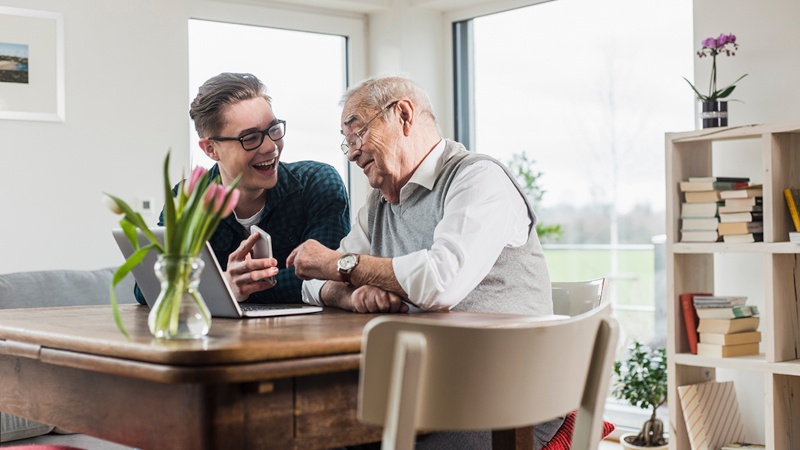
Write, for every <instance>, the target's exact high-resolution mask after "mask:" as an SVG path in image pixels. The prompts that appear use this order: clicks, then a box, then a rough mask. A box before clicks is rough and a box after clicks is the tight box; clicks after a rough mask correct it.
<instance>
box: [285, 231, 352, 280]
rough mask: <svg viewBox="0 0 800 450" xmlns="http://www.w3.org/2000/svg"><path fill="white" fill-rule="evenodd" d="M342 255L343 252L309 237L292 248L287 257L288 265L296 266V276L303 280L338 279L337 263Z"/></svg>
mask: <svg viewBox="0 0 800 450" xmlns="http://www.w3.org/2000/svg"><path fill="white" fill-rule="evenodd" d="M341 256H342V254H341V253H339V252H337V251H335V250H331V249H329V248H328V247H325V246H324V245H322V244H320V243H319V242H317V241H315V240H314V239H309V240H307V241H305V242H303V243H302V244H300V245H298V246H297V248H295V249H294V250H292V253H290V254H289V257H288V258H286V267H294V273H295V276H297V278H300V279H301V280H312V279H317V280H338V279H339V272H338V269H337V268H336V263H337V261H338V260H339V258H340V257H341Z"/></svg>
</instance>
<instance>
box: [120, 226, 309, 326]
mask: <svg viewBox="0 0 800 450" xmlns="http://www.w3.org/2000/svg"><path fill="white" fill-rule="evenodd" d="M150 231H152V232H153V234H154V235H155V236H156V237H157V238H158V239H159V241H161V242H164V228H163V227H154V228H151V229H150ZM111 233H112V235H113V236H114V240H116V241H117V246H118V247H119V249H120V251H121V252H122V255H123V256H124V257H125V259H128V257H130V256H131V255H132V254H133V252H134V249H133V245H131V242H130V241H129V240H128V237H127V236H126V235H125V233H124V232H123V231H122V228H114V229H113V230H111ZM149 243H150V241H149V240H148V239H147V238H146V237H145V236H144V234H142V232H141V231H140V232H139V245H140V246H144V245H147V244H149ZM157 257H158V253H157V252H154V251H151V252H149V253H148V254H147V256H146V257H145V258H144V259H143V260H142V262H140V263H139V264H137V265H136V266H135V267H134V268H133V269H132V270H131V272H132V273H133V278H134V279H135V280H136V283H137V284H138V285H139V289H140V290H141V291H142V294H143V295H144V299H145V301H146V302H147V306H148V307H149V308H152V307H153V304H154V303H155V301H156V299H157V298H158V294H159V293H160V292H161V282H160V281H158V277H156V274H155V271H154V270H153V266H154V265H155V263H156V259H157ZM200 257H201V258H202V259H203V262H204V263H205V269H204V270H203V275H202V278H201V279H200V285H199V287H198V291H200V295H202V296H203V300H205V302H206V305H207V306H208V310H209V312H211V316H212V317H224V318H229V319H241V318H250V317H275V316H289V315H294V314H309V313H316V312H320V311H322V308H321V307H319V306H313V305H305V304H297V303H287V304H250V303H239V302H237V301H236V299H235V298H234V296H233V292H231V290H230V288H229V287H228V283H227V281H225V276H224V275H223V271H222V267H220V265H219V262H218V261H217V258H216V256H214V251H213V250H212V249H211V244H209V243H208V242H206V245H205V246H203V249H202V250H201V251H200Z"/></svg>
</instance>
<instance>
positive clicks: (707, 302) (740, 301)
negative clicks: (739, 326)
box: [694, 294, 747, 308]
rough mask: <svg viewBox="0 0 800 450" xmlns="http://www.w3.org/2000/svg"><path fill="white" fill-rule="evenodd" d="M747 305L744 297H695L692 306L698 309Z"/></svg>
mask: <svg viewBox="0 0 800 450" xmlns="http://www.w3.org/2000/svg"><path fill="white" fill-rule="evenodd" d="M745 303H747V297H746V296H744V295H702V294H700V295H696V296H695V297H694V305H695V306H696V307H698V308H709V307H718V308H728V307H731V306H743V305H744V304H745Z"/></svg>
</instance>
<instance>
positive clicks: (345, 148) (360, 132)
mask: <svg viewBox="0 0 800 450" xmlns="http://www.w3.org/2000/svg"><path fill="white" fill-rule="evenodd" d="M398 102H400V100H395V101H393V102H391V103H389V104H388V105H386V106H384V107H383V108H381V110H380V111H378V113H377V114H375V115H374V116H373V117H372V118H371V119H369V120H368V121H367V123H366V125H364V126H363V127H361V129H360V130H358V131H353V132H350V133H348V134H354V135H355V136H356V141H355V142H354V144H356V143H357V144H358V145H357V146H356V145H353V146H352V147H351V146H350V144H349V143H348V142H347V136H348V135H347V134H344V130H339V132H340V133H342V134H343V135H344V139H343V140H342V143H341V145H340V146H339V147H340V148H341V149H342V153H344V154H345V155H346V154H348V153H349V152H350V149H351V148H352V150H353V151H354V152H357V151H359V150H361V147H362V146H363V145H364V142H363V140H362V136H364V135H365V134H367V130H368V129H369V127H370V126H371V125H372V123H373V122H375V119H377V118H378V117H380V116H381V115H383V113H385V112H386V111H388V110H389V109H390V108H392V107H393V106H394V105H396V104H397V103H398Z"/></svg>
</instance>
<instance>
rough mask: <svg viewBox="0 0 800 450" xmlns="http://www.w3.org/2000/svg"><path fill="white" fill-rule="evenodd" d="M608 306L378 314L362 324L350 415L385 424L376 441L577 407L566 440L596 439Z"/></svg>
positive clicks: (395, 441) (409, 439)
mask: <svg viewBox="0 0 800 450" xmlns="http://www.w3.org/2000/svg"><path fill="white" fill-rule="evenodd" d="M609 313H610V306H609V305H607V304H605V305H603V306H602V307H599V308H595V309H594V310H592V311H590V312H587V313H584V314H580V315H578V316H575V317H572V318H569V319H564V320H560V321H549V322H542V321H539V322H536V321H535V320H536V319H535V318H531V317H528V316H520V317H519V319H516V318H514V319H509V318H508V316H499V317H498V318H497V319H486V320H485V321H475V320H473V321H468V322H465V323H459V322H458V321H456V320H453V321H448V320H435V319H429V318H425V316H424V315H418V316H395V315H387V316H382V317H379V318H377V319H374V320H372V321H370V322H369V324H367V327H366V328H365V330H364V340H363V344H362V345H363V347H362V348H363V360H362V366H361V379H360V383H359V384H360V386H359V404H358V406H359V419H360V420H362V421H363V422H365V423H369V424H374V425H384V439H383V442H384V448H402V449H411V448H413V444H414V435H415V430H417V429H425V430H431V431H435V430H489V429H508V428H517V427H522V426H528V425H533V424H536V423H541V422H544V421H547V420H551V419H554V418H556V417H559V416H563V415H565V414H566V413H568V412H569V411H572V410H575V409H576V408H577V409H578V416H577V419H576V427H575V433H574V435H573V448H581V449H583V448H586V449H596V448H597V445H598V442H599V440H600V436H601V426H602V411H603V406H604V401H605V396H606V392H607V389H608V381H609V378H610V373H611V368H612V364H613V353H614V346H615V344H616V340H617V334H618V330H617V324H616V321H615V320H614V319H613V318H610V317H609V316H610V314H609Z"/></svg>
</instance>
